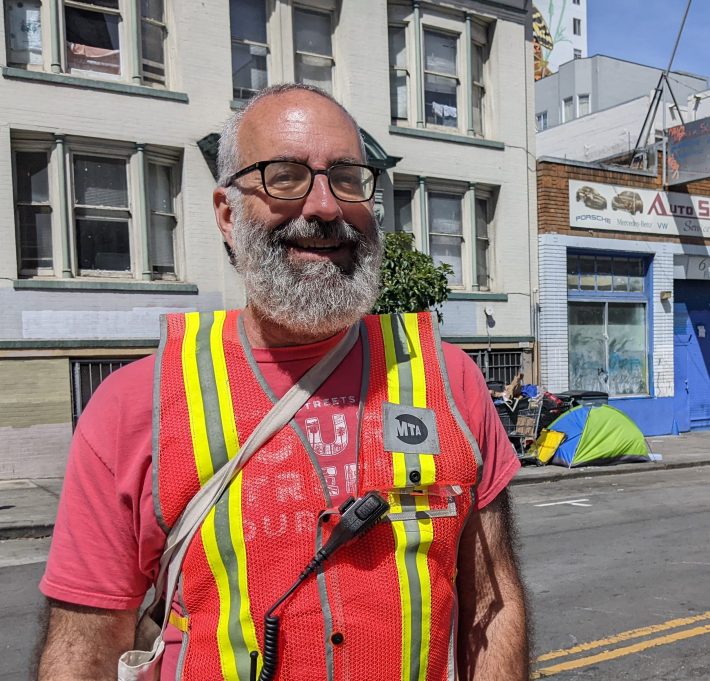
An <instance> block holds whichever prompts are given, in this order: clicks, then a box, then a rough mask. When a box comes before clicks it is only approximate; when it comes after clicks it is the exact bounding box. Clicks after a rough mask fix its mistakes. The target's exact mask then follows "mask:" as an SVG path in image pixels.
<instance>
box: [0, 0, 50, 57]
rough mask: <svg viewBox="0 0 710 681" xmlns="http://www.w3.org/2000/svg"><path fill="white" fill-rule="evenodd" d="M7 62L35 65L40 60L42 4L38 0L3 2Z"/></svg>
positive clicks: (10, 0) (9, 0)
mask: <svg viewBox="0 0 710 681" xmlns="http://www.w3.org/2000/svg"><path fill="white" fill-rule="evenodd" d="M5 31H6V33H7V50H8V54H7V63H8V64H9V65H11V66H24V67H33V66H34V67H37V66H41V65H42V63H43V61H42V5H41V3H40V0H7V2H5Z"/></svg>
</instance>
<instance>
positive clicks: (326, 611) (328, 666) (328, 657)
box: [316, 516, 334, 681]
mask: <svg viewBox="0 0 710 681" xmlns="http://www.w3.org/2000/svg"><path fill="white" fill-rule="evenodd" d="M322 546H323V524H322V516H321V517H320V518H318V526H317V528H316V553H317V552H318V551H319V550H320V549H321V548H322ZM316 579H317V582H318V598H319V599H320V605H321V609H322V610H323V624H324V626H325V640H324V641H323V645H324V646H325V671H326V675H327V677H326V678H327V679H328V681H333V669H334V666H333V644H332V643H331V642H330V637H331V636H332V635H333V614H332V612H331V610H330V603H329V601H328V588H327V586H326V583H325V573H324V572H323V570H322V569H321V570H318V573H317V576H316Z"/></svg>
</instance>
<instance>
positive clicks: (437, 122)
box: [387, 1, 491, 136]
mask: <svg viewBox="0 0 710 681" xmlns="http://www.w3.org/2000/svg"><path fill="white" fill-rule="evenodd" d="M415 4H417V5H418V3H415ZM387 10H388V20H389V66H390V102H391V107H390V108H391V117H392V121H393V123H395V124H396V125H401V126H404V125H407V126H412V127H414V126H416V127H418V128H421V127H437V128H447V129H451V130H454V131H458V132H460V133H461V134H467V135H470V136H484V135H485V134H486V97H487V96H488V95H487V89H486V87H487V81H488V80H489V79H490V77H491V74H490V68H488V67H487V63H488V56H489V53H490V41H489V35H490V34H491V32H490V30H489V28H490V23H488V22H486V21H484V20H483V19H481V18H479V17H474V16H472V15H467V16H464V15H463V14H459V15H458V16H456V15H453V14H451V15H448V16H444V15H443V14H440V13H438V12H434V11H433V9H432V8H431V7H429V6H428V5H427V4H425V3H421V5H420V6H418V11H415V10H413V9H412V5H411V4H410V3H402V2H394V1H391V2H388V5H387ZM419 45H421V50H420V49H419Z"/></svg>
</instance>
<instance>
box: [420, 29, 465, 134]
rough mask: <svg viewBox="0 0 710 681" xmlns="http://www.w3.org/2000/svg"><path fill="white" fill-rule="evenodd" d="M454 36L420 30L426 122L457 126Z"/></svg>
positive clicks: (456, 77) (448, 126) (455, 42)
mask: <svg viewBox="0 0 710 681" xmlns="http://www.w3.org/2000/svg"><path fill="white" fill-rule="evenodd" d="M457 43H458V39H457V36H454V35H449V34H446V33H440V32H438V31H429V30H425V31H424V106H425V109H426V122H427V123H431V124H433V125H443V126H445V127H447V128H457V127H458V94H457V93H458V84H459V79H458V75H457V59H456V45H457Z"/></svg>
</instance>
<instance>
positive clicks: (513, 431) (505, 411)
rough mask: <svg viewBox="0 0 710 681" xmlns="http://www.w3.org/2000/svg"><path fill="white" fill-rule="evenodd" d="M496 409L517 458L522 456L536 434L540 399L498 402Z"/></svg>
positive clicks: (540, 407)
mask: <svg viewBox="0 0 710 681" xmlns="http://www.w3.org/2000/svg"><path fill="white" fill-rule="evenodd" d="M523 404H524V405H525V406H523ZM496 411H497V412H498V416H499V417H500V420H501V423H502V424H503V427H504V428H505V432H506V433H507V434H508V439H509V440H510V441H511V443H512V444H513V448H514V449H515V452H516V454H517V455H518V458H523V457H524V456H525V454H526V452H527V450H528V448H529V447H530V446H531V445H532V444H533V443H534V442H535V440H536V438H537V435H538V427H539V424H540V413H541V412H542V400H541V399H536V400H529V401H522V400H515V401H514V402H512V403H509V402H500V403H498V404H496Z"/></svg>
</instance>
